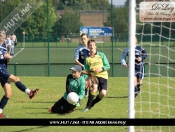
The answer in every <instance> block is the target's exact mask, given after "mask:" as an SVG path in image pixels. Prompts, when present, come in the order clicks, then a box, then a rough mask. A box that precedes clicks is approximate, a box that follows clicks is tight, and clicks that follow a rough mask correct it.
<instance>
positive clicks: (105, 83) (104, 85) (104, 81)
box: [96, 76, 108, 91]
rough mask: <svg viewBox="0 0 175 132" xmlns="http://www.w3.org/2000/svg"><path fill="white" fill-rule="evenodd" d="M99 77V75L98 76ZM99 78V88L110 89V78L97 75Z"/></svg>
mask: <svg viewBox="0 0 175 132" xmlns="http://www.w3.org/2000/svg"><path fill="white" fill-rule="evenodd" d="M96 77H97V76H96ZM97 79H98V90H99V91H101V90H102V89H103V90H108V80H107V79H105V78H101V77H97Z"/></svg>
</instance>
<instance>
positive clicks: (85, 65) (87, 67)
mask: <svg viewBox="0 0 175 132" xmlns="http://www.w3.org/2000/svg"><path fill="white" fill-rule="evenodd" d="M82 73H83V74H87V75H88V74H89V66H88V63H87V58H86V59H85V61H84V70H83V71H82Z"/></svg>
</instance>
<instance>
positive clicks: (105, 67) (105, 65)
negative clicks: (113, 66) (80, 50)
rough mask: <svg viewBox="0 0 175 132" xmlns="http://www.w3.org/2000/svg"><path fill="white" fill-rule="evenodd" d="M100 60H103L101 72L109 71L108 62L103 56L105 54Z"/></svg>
mask: <svg viewBox="0 0 175 132" xmlns="http://www.w3.org/2000/svg"><path fill="white" fill-rule="evenodd" d="M102 60H103V67H102V71H107V70H109V68H110V65H109V61H108V59H107V58H106V55H105V54H103V56H102Z"/></svg>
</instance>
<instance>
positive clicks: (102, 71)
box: [83, 40, 110, 112]
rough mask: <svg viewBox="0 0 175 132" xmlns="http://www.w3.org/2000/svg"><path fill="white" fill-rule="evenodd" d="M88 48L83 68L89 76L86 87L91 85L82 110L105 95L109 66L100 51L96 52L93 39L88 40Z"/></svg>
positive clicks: (87, 108)
mask: <svg viewBox="0 0 175 132" xmlns="http://www.w3.org/2000/svg"><path fill="white" fill-rule="evenodd" d="M88 48H89V49H90V54H89V56H88V57H87V58H86V59H85V63H84V69H85V73H86V72H87V73H88V74H89V75H90V77H89V78H88V81H87V82H88V83H87V84H88V87H91V89H90V91H89V97H88V102H87V104H86V107H85V109H84V110H83V112H87V111H88V110H90V109H91V108H92V107H93V106H94V105H95V104H96V103H98V102H99V101H101V100H102V99H103V97H104V96H105V95H106V92H107V88H108V72H107V70H108V69H109V68H110V65H109V62H108V59H107V58H106V56H105V54H104V53H102V52H97V46H96V42H95V40H90V41H88ZM98 90H99V94H98V95H97V96H96V98H95V99H94V97H95V95H96V92H97V91H98Z"/></svg>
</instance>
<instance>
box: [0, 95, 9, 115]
mask: <svg viewBox="0 0 175 132" xmlns="http://www.w3.org/2000/svg"><path fill="white" fill-rule="evenodd" d="M8 100H9V98H7V97H6V96H5V95H4V96H3V97H2V99H1V102H0V109H4V107H5V106H6V104H7V102H8ZM0 113H2V112H0Z"/></svg>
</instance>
